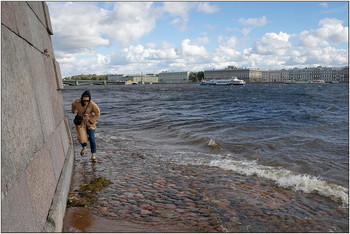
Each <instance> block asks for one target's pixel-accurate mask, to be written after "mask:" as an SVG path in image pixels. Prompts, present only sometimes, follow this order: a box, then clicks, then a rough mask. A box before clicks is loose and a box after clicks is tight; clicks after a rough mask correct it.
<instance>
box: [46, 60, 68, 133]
mask: <svg viewBox="0 0 350 234" xmlns="http://www.w3.org/2000/svg"><path fill="white" fill-rule="evenodd" d="M44 62H45V68H46V73H47V82H48V85H49V90H50V94H51V102H52V108H53V113H54V118H55V123H56V124H55V126H56V127H57V126H58V125H59V124H60V123H61V121H62V120H63V119H64V103H63V98H62V95H61V93H60V92H58V91H57V82H56V73H55V66H54V59H52V58H46V59H45V60H44Z"/></svg>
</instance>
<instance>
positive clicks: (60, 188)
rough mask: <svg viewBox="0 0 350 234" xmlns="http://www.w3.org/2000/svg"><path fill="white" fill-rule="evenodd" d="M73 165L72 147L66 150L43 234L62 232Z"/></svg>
mask: <svg viewBox="0 0 350 234" xmlns="http://www.w3.org/2000/svg"><path fill="white" fill-rule="evenodd" d="M73 165H74V148H73V145H71V147H70V148H69V150H68V153H67V157H66V160H65V162H64V165H63V169H62V173H61V176H60V180H59V183H58V185H57V189H56V193H55V196H54V198H53V200H52V206H51V208H50V212H49V215H48V216H47V222H46V224H45V226H44V228H43V230H42V231H43V232H62V228H63V217H64V215H65V211H66V203H67V197H68V192H69V187H70V182H71V179H72V173H73Z"/></svg>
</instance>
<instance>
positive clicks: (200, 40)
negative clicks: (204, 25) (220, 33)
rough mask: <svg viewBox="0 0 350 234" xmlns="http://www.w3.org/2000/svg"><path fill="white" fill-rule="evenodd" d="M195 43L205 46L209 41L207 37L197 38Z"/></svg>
mask: <svg viewBox="0 0 350 234" xmlns="http://www.w3.org/2000/svg"><path fill="white" fill-rule="evenodd" d="M196 41H197V42H198V43H199V44H202V45H205V44H208V43H209V42H210V39H209V38H208V37H199V38H197V39H196Z"/></svg>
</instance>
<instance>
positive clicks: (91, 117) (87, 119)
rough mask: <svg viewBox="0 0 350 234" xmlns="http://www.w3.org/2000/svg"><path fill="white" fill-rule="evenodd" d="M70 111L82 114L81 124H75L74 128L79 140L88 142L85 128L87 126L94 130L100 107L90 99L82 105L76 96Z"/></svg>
mask: <svg viewBox="0 0 350 234" xmlns="http://www.w3.org/2000/svg"><path fill="white" fill-rule="evenodd" d="M85 110H86V111H85ZM84 112H85V114H84ZM72 113H73V114H75V113H77V114H78V115H80V116H83V118H84V119H83V123H82V124H81V125H78V126H75V128H76V130H77V134H78V140H79V142H80V143H86V142H88V136H87V132H86V129H87V128H88V129H93V130H96V123H97V120H98V119H99V118H100V108H99V107H98V106H97V105H96V103H94V102H93V101H90V103H89V105H87V106H84V107H83V106H82V105H81V99H80V98H77V99H75V100H74V102H73V103H72Z"/></svg>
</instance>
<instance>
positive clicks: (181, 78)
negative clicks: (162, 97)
mask: <svg viewBox="0 0 350 234" xmlns="http://www.w3.org/2000/svg"><path fill="white" fill-rule="evenodd" d="M189 75H190V72H189V71H187V72H167V71H163V72H161V73H159V83H177V84H182V83H189Z"/></svg>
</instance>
